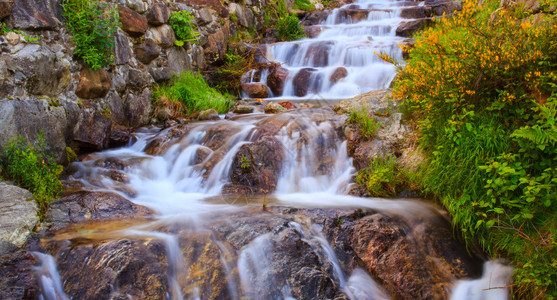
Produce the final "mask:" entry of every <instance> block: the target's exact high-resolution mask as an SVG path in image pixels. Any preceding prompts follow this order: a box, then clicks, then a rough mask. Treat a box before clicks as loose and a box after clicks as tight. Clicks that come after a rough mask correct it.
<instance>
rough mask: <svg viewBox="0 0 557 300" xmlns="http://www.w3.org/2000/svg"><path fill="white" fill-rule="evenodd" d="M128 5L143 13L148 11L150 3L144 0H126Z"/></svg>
mask: <svg viewBox="0 0 557 300" xmlns="http://www.w3.org/2000/svg"><path fill="white" fill-rule="evenodd" d="M126 6H127V7H129V8H131V9H133V10H134V11H136V12H138V13H140V14H142V13H144V12H146V11H147V9H148V8H149V5H148V4H147V3H145V2H143V1H142V0H126Z"/></svg>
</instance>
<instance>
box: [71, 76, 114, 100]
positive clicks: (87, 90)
mask: <svg viewBox="0 0 557 300" xmlns="http://www.w3.org/2000/svg"><path fill="white" fill-rule="evenodd" d="M80 76H81V77H80V80H79V83H78V84H77V90H76V91H75V94H76V95H77V96H78V97H79V98H83V99H94V98H100V97H104V96H106V94H107V93H108V90H110V86H111V80H110V74H108V72H106V71H105V70H102V69H100V70H97V71H93V70H91V69H83V70H81V74H80Z"/></svg>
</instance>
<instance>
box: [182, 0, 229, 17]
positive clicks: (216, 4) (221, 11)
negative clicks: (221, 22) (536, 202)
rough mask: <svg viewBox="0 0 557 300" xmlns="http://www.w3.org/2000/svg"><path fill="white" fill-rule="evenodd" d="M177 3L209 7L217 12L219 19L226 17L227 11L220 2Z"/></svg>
mask: <svg viewBox="0 0 557 300" xmlns="http://www.w3.org/2000/svg"><path fill="white" fill-rule="evenodd" d="M179 2H184V3H187V4H188V5H197V6H200V7H210V8H212V9H214V10H215V11H217V12H218V13H219V14H220V16H221V17H228V9H226V7H225V6H224V5H222V3H221V1H220V0H180V1H179Z"/></svg>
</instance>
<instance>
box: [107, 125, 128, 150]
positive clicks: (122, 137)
mask: <svg viewBox="0 0 557 300" xmlns="http://www.w3.org/2000/svg"><path fill="white" fill-rule="evenodd" d="M130 137H131V133H130V129H129V128H127V127H124V126H120V125H114V124H112V127H111V129H110V142H109V146H110V148H118V147H124V146H126V145H128V144H129V142H130Z"/></svg>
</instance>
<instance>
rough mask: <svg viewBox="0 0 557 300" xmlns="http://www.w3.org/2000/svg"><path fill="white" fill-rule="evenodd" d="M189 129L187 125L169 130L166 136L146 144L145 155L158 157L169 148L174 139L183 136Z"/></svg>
mask: <svg viewBox="0 0 557 300" xmlns="http://www.w3.org/2000/svg"><path fill="white" fill-rule="evenodd" d="M189 130H190V128H189V127H188V126H187V125H178V126H176V127H173V128H171V129H170V130H169V131H168V133H167V134H166V136H160V137H158V138H156V139H154V140H152V141H151V142H149V144H147V146H146V147H145V153H147V154H149V155H158V154H161V153H162V152H164V151H165V150H166V149H168V147H170V146H171V145H172V144H173V142H174V141H176V139H178V138H180V137H182V136H183V135H185V134H186V133H187V132H188V131H189Z"/></svg>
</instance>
